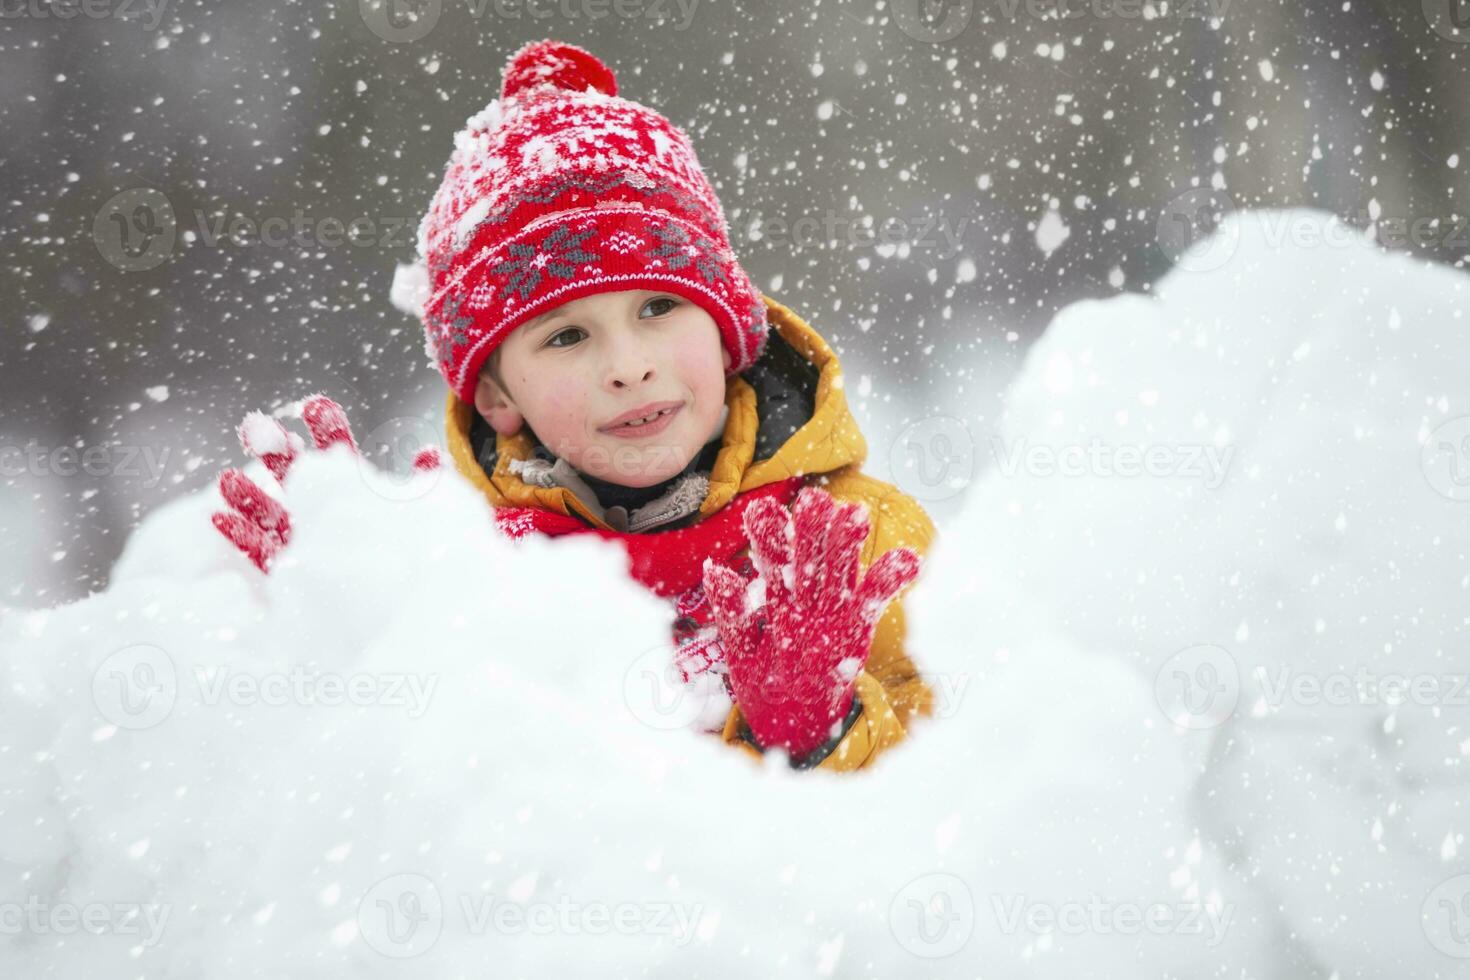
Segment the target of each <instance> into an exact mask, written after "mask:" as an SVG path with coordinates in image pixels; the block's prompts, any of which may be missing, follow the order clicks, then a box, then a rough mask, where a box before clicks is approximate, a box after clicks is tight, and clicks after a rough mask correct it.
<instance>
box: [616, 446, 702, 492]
mask: <svg viewBox="0 0 1470 980" xmlns="http://www.w3.org/2000/svg"><path fill="white" fill-rule="evenodd" d="M631 449H632V447H628V446H624V447H622V448H621V450H620V451H618V452H617V453H615V454H614V456H613V460H614V461H615V462H614V464H613V465H611V466H608V467H601V469H604V472H601V473H598V472H593V473H592V475H593V476H595V477H597V478H598V479H599V480H603V481H605V482H607V483H616V484H617V485H618V486H623V487H634V488H637V487H651V486H653V485H654V484H655V483H662V482H663V481H665V480H667V479H668V478H669V477H671V476H675V475H677V474H678V473H679V472H680V471H681V470H683V469H684V467H685V466H686V465H688V462H689V460H690V459H692V458H693V457H692V456H688V457H685V456H684V455H683V454H681V453H680V452H679V451H678V450H677V449H674V448H672V447H670V446H649V447H646V448H645V449H644V452H643V453H642V457H641V458H638V459H635V458H634V457H633V456H632V452H631Z"/></svg>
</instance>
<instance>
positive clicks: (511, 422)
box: [475, 371, 525, 436]
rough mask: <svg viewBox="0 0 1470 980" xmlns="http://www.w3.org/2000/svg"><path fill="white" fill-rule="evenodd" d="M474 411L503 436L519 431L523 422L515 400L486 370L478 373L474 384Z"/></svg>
mask: <svg viewBox="0 0 1470 980" xmlns="http://www.w3.org/2000/svg"><path fill="white" fill-rule="evenodd" d="M475 411H477V412H479V413H480V416H481V418H483V419H484V420H485V421H486V422H488V423H490V428H492V429H494V430H495V431H496V432H498V433H500V434H501V435H503V436H513V435H515V434H516V433H517V432H519V431H521V425H522V424H523V423H524V422H525V419H524V418H523V417H522V416H521V411H520V409H518V408H516V405H515V402H513V401H511V400H510V396H509V395H507V394H506V393H505V392H504V391H503V390H501V387H500V385H498V384H496V383H495V379H493V378H491V377H490V373H489V372H488V371H487V372H485V373H484V374H481V375H480V381H479V383H478V384H477V385H476V386H475Z"/></svg>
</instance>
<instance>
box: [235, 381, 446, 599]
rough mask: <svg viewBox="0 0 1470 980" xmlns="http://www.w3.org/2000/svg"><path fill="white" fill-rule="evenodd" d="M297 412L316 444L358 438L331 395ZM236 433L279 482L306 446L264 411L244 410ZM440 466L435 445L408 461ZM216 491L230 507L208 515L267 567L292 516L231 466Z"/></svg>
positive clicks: (352, 445) (351, 442)
mask: <svg viewBox="0 0 1470 980" xmlns="http://www.w3.org/2000/svg"><path fill="white" fill-rule="evenodd" d="M301 417H302V418H303V419H305V420H306V427H307V429H308V430H309V431H310V432H311V438H312V441H313V442H314V443H316V447H317V448H318V449H326V448H327V447H328V446H331V445H333V444H335V443H339V442H342V443H346V444H347V447H348V448H349V449H351V450H352V451H353V452H354V453H355V452H357V441H356V440H355V439H353V438H352V429H351V428H350V427H349V426H348V425H347V413H346V412H344V411H342V406H341V405H338V404H337V403H336V402H334V401H332V399H330V398H328V397H326V396H325V395H312V396H311V397H310V398H308V399H306V401H305V403H304V404H303V405H302V408H301ZM236 432H237V434H238V435H239V437H240V446H241V447H242V448H243V449H244V450H245V451H246V452H247V453H249V454H250V455H252V456H254V457H256V458H257V459H259V460H260V461H261V462H262V463H264V464H265V466H266V469H268V470H270V471H271V475H272V476H274V477H275V478H276V482H277V483H279V484H281V485H283V486H284V485H285V481H286V473H287V472H288V471H289V470H290V468H291V464H292V463H294V462H296V459H297V458H298V457H299V456H300V455H301V452H302V450H304V449H305V448H306V443H305V442H304V441H303V440H302V438H301V437H300V436H298V435H296V434H295V433H294V432H288V431H286V427H285V426H283V425H281V423H280V422H278V421H276V420H275V419H273V418H271V417H270V416H268V415H266V414H265V413H264V412H251V413H250V414H249V415H246V416H245V419H244V421H242V422H241V423H240V426H239V428H238V429H237V430H236ZM441 465H442V460H441V458H440V454H439V450H438V448H437V447H434V446H430V447H429V448H427V449H423V450H420V451H419V453H418V455H416V456H415V457H414V460H413V468H414V469H416V470H433V469H438V468H439V466H441ZM219 491H220V495H221V496H222V497H224V498H225V503H227V504H229V505H230V508H231V510H230V511H226V512H220V511H216V512H215V513H214V514H213V515H211V517H210V520H211V521H212V523H213V524H214V526H215V528H216V529H218V530H219V532H220V533H221V534H223V535H224V536H225V537H226V538H228V539H229V540H230V542H231V543H232V544H234V546H235V547H237V548H239V549H240V550H241V551H243V552H244V553H245V555H246V556H247V557H248V558H249V559H250V560H251V561H252V562H254V563H255V567H256V568H259V569H260V570H261V571H262V572H265V571H268V570H269V567H270V562H271V559H272V558H274V557H275V556H276V553H277V552H279V551H280V550H281V549H282V548H284V547H285V546H286V543H287V542H288V541H290V540H291V515H290V514H289V513H287V511H286V508H285V507H282V506H281V504H280V502H279V501H277V500H275V499H274V498H272V497H271V496H270V495H269V494H267V493H266V492H265V491H264V490H262V489H261V488H260V485H259V484H257V483H256V482H255V481H254V480H252V479H250V477H248V476H246V475H245V473H244V472H243V471H241V470H238V469H234V468H233V467H232V468H230V469H227V470H225V471H224V472H223V473H221V474H220V476H219Z"/></svg>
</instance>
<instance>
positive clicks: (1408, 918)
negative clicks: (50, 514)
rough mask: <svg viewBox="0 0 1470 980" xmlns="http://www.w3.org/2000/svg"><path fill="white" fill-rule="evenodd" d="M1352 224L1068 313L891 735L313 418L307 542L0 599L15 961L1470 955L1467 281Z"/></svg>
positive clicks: (92, 966) (168, 559) (1339, 964)
mask: <svg viewBox="0 0 1470 980" xmlns="http://www.w3.org/2000/svg"><path fill="white" fill-rule="evenodd" d="M1326 220H1327V219H1326V217H1325V216H1322V215H1316V214H1310V213H1294V214H1264V213H1263V214H1244V215H1237V216H1236V217H1235V218H1234V219H1232V222H1231V223H1230V224H1228V225H1227V226H1226V227H1225V228H1224V229H1223V230H1222V232H1221V234H1224V235H1231V236H1235V237H1234V238H1232V239H1231V241H1232V242H1233V243H1234V244H1233V247H1234V253H1233V256H1232V257H1231V258H1230V260H1229V261H1228V262H1226V263H1224V264H1223V265H1221V266H1219V267H1218V268H1216V269H1214V270H1212V271H1190V270H1189V269H1187V268H1180V269H1177V270H1176V271H1175V272H1173V273H1171V274H1170V276H1169V277H1167V278H1166V279H1165V280H1164V281H1163V282H1162V283H1161V284H1160V286H1159V288H1158V289H1157V292H1156V295H1155V296H1154V297H1152V298H1143V297H1136V296H1130V297H1120V298H1116V299H1111V300H1108V301H1105V302H1095V303H1085V304H1079V305H1078V306H1074V307H1071V308H1069V309H1068V310H1066V311H1065V312H1064V313H1063V314H1062V315H1061V316H1059V317H1058V319H1057V321H1056V322H1055V323H1054V324H1053V325H1052V327H1051V328H1050V329H1049V330H1048V332H1047V334H1046V335H1045V336H1044V337H1043V338H1042V340H1041V341H1040V342H1038V344H1037V345H1036V346H1035V348H1034V349H1033V351H1032V352H1031V354H1030V355H1029V357H1028V362H1027V365H1026V368H1025V370H1024V371H1023V373H1022V375H1021V376H1020V378H1019V379H1018V381H1017V382H1016V384H1015V386H1014V390H1013V391H1012V393H1011V395H1010V398H1009V413H1008V417H1007V420H1006V423H1005V429H1004V430H1003V431H1002V432H998V433H994V434H989V433H984V434H982V433H979V432H974V433H972V436H973V438H974V439H975V441H976V442H977V444H979V445H980V447H981V448H982V449H989V450H991V451H992V454H993V462H992V465H991V466H990V467H989V469H988V470H987V471H986V472H985V473H984V474H983V475H982V477H981V479H980V480H979V482H978V483H977V484H976V485H975V486H974V487H973V488H971V491H970V496H969V498H968V501H967V506H966V509H965V511H964V513H963V515H962V517H961V518H960V519H958V520H957V521H956V522H954V523H953V524H951V525H949V526H947V527H944V528H942V529H941V535H940V539H939V542H938V543H937V544H936V546H935V548H934V550H933V552H932V553H931V555H930V560H929V561H928V563H927V565H926V569H925V572H924V574H923V576H922V577H921V579H920V581H919V582H918V583H917V584H916V585H915V586H914V587H913V590H912V592H911V594H910V599H909V603H910V605H909V610H910V613H909V623H910V638H911V643H912V646H911V648H910V649H911V652H912V654H913V656H914V658H915V660H916V661H917V662H918V663H919V664H920V665H921V667H923V668H924V669H925V671H926V673H927V674H928V676H929V677H930V679H931V681H932V682H933V683H934V685H935V687H936V689H937V690H938V691H939V692H940V704H941V708H940V710H939V713H938V717H936V718H935V719H932V720H921V721H919V722H917V723H916V724H915V726H914V728H913V732H912V737H911V738H910V739H909V740H908V741H907V742H906V743H905V744H904V745H902V746H900V747H898V748H896V749H894V750H892V751H890V752H889V753H888V754H886V755H885V756H884V757H883V758H882V759H881V760H880V761H879V765H878V766H877V767H876V768H874V769H872V770H870V771H867V772H864V773H861V774H848V775H845V776H844V775H840V774H827V773H822V772H801V773H795V772H791V771H789V770H787V769H786V768H785V767H784V765H782V764H781V761H780V760H779V759H778V758H768V759H767V760H766V764H765V765H763V766H761V765H756V764H753V763H752V762H751V761H750V760H748V759H747V758H745V757H744V756H743V755H741V754H739V753H737V752H735V751H733V750H731V749H729V748H727V747H725V746H723V745H720V744H719V743H718V741H717V739H716V738H714V737H713V736H711V735H709V734H707V733H705V732H703V731H701V730H699V729H700V723H699V721H700V718H701V716H703V715H706V714H707V711H706V710H705V709H707V708H708V705H707V704H706V703H704V701H703V698H702V696H701V692H699V691H695V690H684V689H680V688H677V687H675V686H673V685H672V683H671V681H670V679H669V672H668V671H667V670H666V666H667V657H668V653H669V651H668V647H667V645H666V638H667V633H668V623H669V613H668V611H667V610H666V609H665V608H664V606H663V604H662V603H661V602H659V601H658V600H656V599H654V598H653V597H651V596H649V595H648V594H647V593H645V592H644V591H643V590H642V589H641V588H640V587H638V586H636V585H635V584H633V583H632V582H631V581H628V580H625V579H620V570H621V568H622V559H621V556H620V555H619V553H618V552H617V551H616V548H615V546H613V545H610V544H606V543H603V542H600V541H593V540H576V539H558V540H555V541H534V540H527V541H521V542H510V541H507V540H504V539H502V538H500V537H499V536H497V535H496V534H495V533H494V532H493V531H492V529H491V526H490V520H489V513H488V509H487V505H486V504H485V502H484V501H483V499H481V498H479V497H478V495H477V494H476V493H475V492H474V491H473V490H472V489H471V488H469V487H468V485H467V484H465V483H464V482H463V481H462V480H461V479H460V478H459V477H458V476H457V475H455V474H451V473H443V472H441V473H438V474H419V475H415V476H413V477H409V478H398V477H393V476H391V475H389V474H383V473H378V472H377V471H375V470H372V469H371V467H370V466H369V465H368V464H365V463H363V462H361V461H359V460H358V459H357V458H356V457H353V456H351V455H349V454H347V453H346V451H345V450H333V451H328V452H324V453H311V454H308V456H307V457H305V458H304V459H303V460H301V461H300V462H298V463H297V464H296V466H295V468H294V469H293V472H292V475H291V480H290V487H289V490H288V491H286V492H285V494H284V496H285V499H286V500H287V501H288V504H289V506H290V508H291V510H292V514H293V519H294V522H295V527H296V536H295V538H294V540H293V541H292V544H291V546H290V548H289V549H288V552H287V553H286V555H285V556H284V557H283V559H282V561H281V563H280V565H279V566H278V567H277V568H276V569H275V571H274V572H273V573H272V574H271V575H270V576H269V577H261V576H259V575H258V574H257V573H256V572H255V570H254V569H253V567H251V566H249V564H248V563H247V562H246V561H245V559H243V558H242V557H241V556H239V555H237V554H235V553H233V552H232V551H231V549H230V548H229V546H228V545H227V544H226V543H225V542H224V541H223V540H222V539H219V538H218V536H217V535H216V534H215V532H214V531H213V529H212V528H211V527H210V526H209V521H208V514H209V512H210V511H211V510H213V509H215V508H216V507H217V506H218V500H217V499H216V497H215V495H214V494H213V493H212V492H211V493H206V494H200V495H197V496H195V497H192V498H188V499H183V500H179V501H176V502H174V503H173V504H171V505H169V506H167V507H165V508H161V509H160V510H158V511H157V512H155V513H154V514H152V515H150V516H149V518H148V519H147V520H145V521H144V523H143V524H142V525H141V526H140V527H139V528H138V529H137V531H136V532H135V533H134V535H133V537H132V539H131V540H130V542H129V545H128V548H127V550H126V552H125V554H124V555H123V557H122V559H121V560H120V561H119V563H118V566H117V568H116V570H115V575H114V579H113V582H112V584H111V585H110V587H109V588H108V589H107V591H105V592H104V593H101V594H98V595H96V596H93V597H91V598H89V599H87V600H85V601H82V602H78V603H75V604H72V605H69V606H65V607H60V608H56V609H52V610H44V611H31V612H28V611H20V610H10V611H6V612H5V614H4V616H3V619H0V673H3V678H0V751H3V752H4V756H5V765H4V766H3V767H0V864H3V870H4V874H0V975H4V976H27V977H29V976H56V977H68V978H70V977H84V976H146V977H149V978H176V977H177V978H183V977H189V978H200V977H235V976H242V975H252V974H259V975H270V976H279V977H293V978H305V977H334V978H338V977H346V976H351V977H365V978H371V977H398V976H416V977H451V976H471V975H475V976H483V975H492V974H493V975H496V976H561V975H567V976H590V975H596V976H599V977H622V976H650V975H652V976H670V977H676V976H677V977H684V976H708V977H727V976H728V977H735V976H763V977H784V976H812V975H817V976H836V977H868V976H875V977H879V976H909V975H920V976H934V977H948V976H955V977H961V976H963V977H972V976H976V975H984V976H987V977H1011V976H1015V977H1020V976H1038V975H1040V976H1057V977H1067V978H1080V977H1124V976H1127V977H1201V976H1220V977H1287V976H1290V977H1307V976H1321V977H1324V978H1325V977H1327V976H1329V975H1332V974H1333V973H1336V975H1337V976H1339V977H1344V978H1346V977H1402V976H1408V975H1412V976H1417V977H1463V976H1470V901H1467V900H1466V897H1465V896H1467V895H1470V878H1466V879H1463V880H1457V876H1459V875H1462V874H1465V873H1466V872H1470V857H1467V856H1466V847H1465V841H1464V833H1465V830H1466V824H1467V815H1466V812H1465V810H1466V806H1465V801H1466V800H1467V799H1470V792H1467V790H1470V787H1467V778H1466V756H1467V753H1470V724H1467V723H1470V711H1467V709H1466V707H1465V705H1464V704H1463V703H1457V702H1456V698H1455V697H1454V696H1453V695H1452V693H1451V687H1452V685H1453V683H1454V677H1455V676H1456V674H1457V673H1458V674H1459V675H1461V676H1463V674H1464V672H1465V670H1466V666H1465V661H1466V650H1465V636H1466V634H1467V620H1470V612H1467V609H1470V604H1467V602H1466V599H1467V592H1470V559H1467V555H1470V522H1467V521H1466V517H1467V515H1470V510H1466V509H1465V508H1466V507H1467V506H1470V505H1467V504H1465V503H1464V501H1463V499H1461V498H1460V497H1459V495H1460V494H1461V493H1462V491H1463V490H1464V489H1465V488H1464V486H1463V484H1461V483H1458V482H1456V477H1458V476H1459V475H1460V473H1461V470H1459V469H1456V468H1455V464H1456V463H1459V464H1460V465H1463V466H1467V467H1470V443H1466V444H1464V447H1463V448H1464V449H1465V450H1467V457H1466V459H1465V460H1463V461H1461V460H1457V459H1456V458H1455V457H1454V453H1455V452H1457V451H1459V448H1460V446H1461V444H1460V443H1459V442H1457V441H1456V438H1455V437H1456V436H1457V434H1458V433H1459V430H1458V429H1456V428H1455V425H1456V422H1455V420H1456V419H1457V418H1458V417H1460V416H1465V415H1470V405H1467V403H1470V392H1467V389H1466V386H1465V383H1464V381H1465V378H1466V377H1467V371H1466V368H1467V366H1470V338H1467V337H1466V336H1465V329H1464V327H1465V324H1464V316H1463V313H1462V310H1463V309H1464V308H1465V307H1466V300H1467V292H1466V284H1467V280H1466V278H1465V276H1464V275H1463V274H1459V273H1455V272H1452V271H1448V270H1445V269H1439V268H1431V267H1426V266H1424V265H1421V264H1418V263H1414V262H1411V261H1408V260H1406V259H1404V258H1402V257H1395V256H1389V255H1385V254H1383V253H1382V252H1380V251H1379V250H1377V249H1376V248H1374V247H1373V246H1372V245H1371V244H1370V243H1368V242H1366V241H1364V240H1362V239H1360V238H1359V237H1357V236H1356V235H1352V236H1350V237H1349V239H1348V240H1346V241H1345V242H1341V241H1340V243H1339V244H1335V245H1331V246H1329V245H1323V244H1321V243H1320V242H1319V243H1318V244H1315V245H1312V244H1304V243H1303V242H1301V241H1300V240H1298V239H1296V238H1294V237H1293V236H1290V235H1285V236H1282V235H1279V234H1277V230H1278V227H1279V224H1280V223H1282V222H1286V221H1312V222H1316V223H1317V224H1319V225H1320V224H1321V223H1322V222H1324V221H1326ZM1339 238H1340V239H1341V238H1343V236H1339ZM1124 446H1136V447H1143V449H1152V450H1153V455H1152V456H1151V457H1150V456H1148V454H1147V453H1145V452H1143V450H1142V449H1140V450H1138V451H1137V452H1136V453H1135V452H1134V451H1128V450H1123V449H1121V448H1120V447H1124ZM1446 446H1448V447H1449V448H1448V449H1446V448H1444V447H1446ZM1099 447H1101V448H1099ZM1134 455H1136V456H1137V457H1138V458H1137V459H1134ZM1145 459H1152V462H1148V463H1144V462H1142V460H1145ZM1102 460H1105V462H1103V461H1102ZM1191 460H1192V461H1193V462H1190V461H1191ZM1210 460H1213V461H1214V463H1213V464H1212V463H1210V462H1209V461H1210ZM1202 461H1203V462H1202ZM1140 467H1142V468H1143V471H1140ZM262 474H263V469H258V470H256V471H254V472H253V474H252V475H255V476H256V477H257V478H258V479H262V482H265V481H264V479H263V476H262ZM1129 474H1134V475H1129ZM1360 668H1361V669H1363V670H1369V671H1376V672H1377V673H1378V674H1383V673H1388V672H1393V671H1397V672H1399V673H1402V674H1407V675H1412V676H1413V677H1415V678H1418V679H1421V680H1422V679H1423V678H1434V679H1437V680H1438V682H1439V684H1440V686H1439V687H1438V688H1437V694H1436V695H1435V697H1433V698H1429V699H1427V700H1426V699H1425V698H1423V697H1415V698H1413V699H1410V700H1408V701H1405V702H1403V703H1398V702H1394V700H1393V698H1392V697H1389V696H1386V695H1385V696H1378V697H1371V698H1370V697H1357V698H1356V699H1350V700H1354V703H1351V704H1345V703H1341V702H1342V701H1343V700H1344V699H1343V698H1341V697H1334V698H1329V699H1325V700H1324V699H1323V698H1322V697H1320V696H1319V697H1317V698H1316V699H1315V700H1314V699H1313V698H1312V697H1311V696H1310V693H1309V689H1310V682H1311V681H1312V680H1313V679H1315V680H1316V681H1317V683H1318V685H1319V687H1321V686H1322V685H1323V684H1324V683H1325V684H1326V686H1327V687H1328V688H1330V689H1331V690H1332V691H1333V692H1336V693H1339V694H1340V693H1341V691H1340V689H1341V686H1342V685H1341V684H1338V683H1336V680H1335V679H1336V678H1337V676H1338V675H1339V674H1343V673H1346V674H1349V675H1354V674H1355V672H1359V671H1360ZM1283 669H1284V671H1285V673H1284V674H1283ZM1356 676H1358V677H1359V680H1360V681H1361V675H1360V674H1358V675H1356ZM1303 677H1304V678H1306V682H1305V683H1304V682H1301V681H1300V678H1303ZM1283 678H1285V679H1284V680H1283ZM1425 687H1426V685H1424V684H1421V688H1425ZM1375 690H1376V689H1375ZM1283 692H1285V693H1283ZM1378 693H1379V694H1381V693H1382V692H1378ZM1392 693H1393V692H1389V694H1392ZM1420 693H1422V690H1421V692H1420ZM1465 699H1466V696H1465V695H1464V694H1463V692H1461V698H1460V701H1463V700H1465ZM1399 700H1400V701H1402V700H1403V699H1399Z"/></svg>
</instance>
